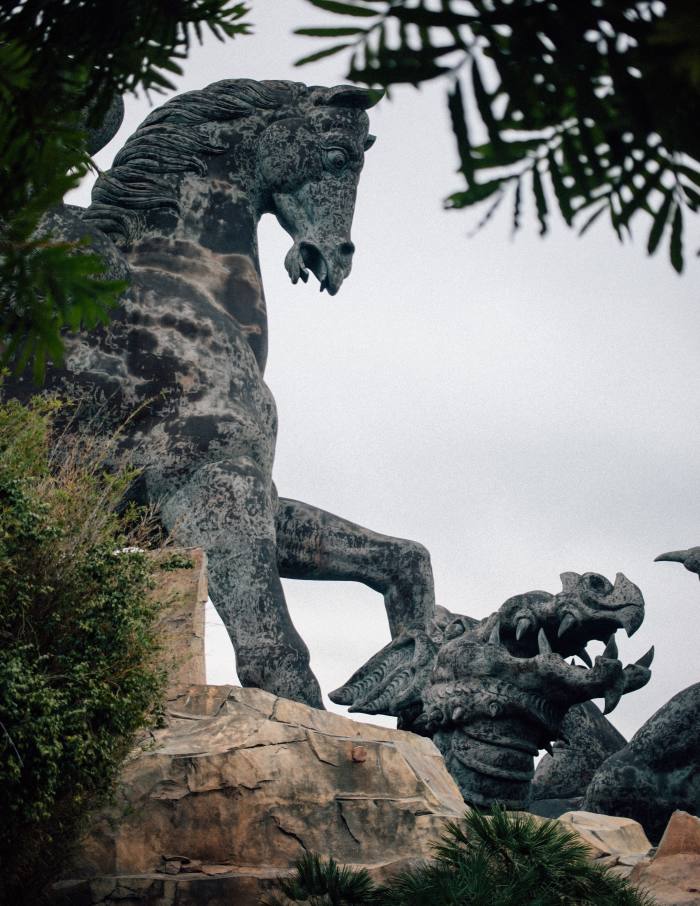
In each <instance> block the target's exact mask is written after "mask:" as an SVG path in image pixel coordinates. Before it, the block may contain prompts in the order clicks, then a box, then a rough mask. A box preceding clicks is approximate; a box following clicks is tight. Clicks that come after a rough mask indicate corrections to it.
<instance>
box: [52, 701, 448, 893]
mask: <svg viewBox="0 0 700 906" xmlns="http://www.w3.org/2000/svg"><path fill="white" fill-rule="evenodd" d="M463 808H464V806H463V802H462V797H461V796H460V794H459V790H458V789H457V787H456V786H455V784H454V782H453V780H452V778H451V777H450V775H449V774H448V773H447V771H446V770H445V766H444V763H443V760H442V758H441V756H440V753H439V752H438V750H437V749H436V748H435V746H434V745H433V743H432V742H431V741H430V740H429V739H425V738H423V737H420V736H415V735H413V734H411V733H404V732H402V731H400V730H391V729H385V728H382V727H375V726H371V725H369V724H360V723H357V722H355V721H353V720H350V719H348V718H346V717H341V716H339V715H337V714H330V713H328V712H324V711H318V710H315V709H312V708H309V707H307V706H305V705H302V704H299V703H296V702H291V701H287V700H284V699H279V698H276V697H275V696H273V695H270V694H269V693H266V692H262V691H260V690H257V689H240V688H238V687H232V686H192V687H190V688H189V689H186V690H182V691H180V692H179V693H177V694H175V695H174V696H173V697H172V698H171V699H170V700H169V701H168V704H167V712H166V726H164V727H163V728H161V729H157V730H155V731H153V734H152V736H151V737H150V738H149V739H147V740H144V744H143V746H142V747H141V748H140V749H137V750H136V751H135V752H133V753H132V755H131V756H130V758H129V760H128V762H127V763H126V765H125V767H124V769H123V770H122V774H121V778H120V784H119V789H118V793H117V797H116V802H115V805H114V806H113V807H112V808H110V809H107V810H104V811H103V812H101V813H100V814H98V815H97V816H96V817H95V819H94V820H93V823H92V826H91V828H90V829H89V832H88V835H87V836H86V838H85V841H84V843H83V847H82V852H81V854H80V858H79V861H78V865H77V868H76V869H74V870H73V871H72V872H71V876H70V879H69V880H66V881H64V882H63V883H62V884H60V885H59V886H58V888H57V894H60V896H61V897H63V898H64V900H65V901H66V902H70V903H71V904H72V906H80V904H82V903H90V904H92V903H95V902H111V899H112V898H114V899H119V897H120V896H122V897H124V896H125V895H126V894H125V892H128V891H131V895H132V897H133V899H132V900H130V902H155V900H152V899H149V898H148V897H149V896H150V897H155V896H156V895H158V894H159V895H164V892H167V891H168V890H170V892H171V895H172V896H173V899H172V900H169V901H168V902H177V903H178V906H195V904H200V903H201V904H204V903H207V904H210V906H212V904H219V903H221V904H223V903H232V902H235V903H237V904H239V906H254V904H257V903H258V902H259V898H260V894H261V891H262V890H263V889H264V888H265V887H269V886H270V884H271V883H272V882H273V880H274V878H275V877H276V876H277V875H278V874H279V873H281V872H284V871H286V870H288V869H290V868H291V866H292V865H293V864H294V862H295V860H296V859H297V858H298V857H299V856H300V855H302V854H303V853H304V852H306V851H314V852H319V853H323V854H325V855H332V856H333V857H334V858H335V859H337V860H338V861H339V862H341V863H349V864H353V865H362V866H366V867H367V868H369V869H370V870H371V871H372V872H373V873H374V875H375V876H376V877H378V878H384V877H386V876H388V875H389V874H390V873H391V872H393V871H394V870H398V869H399V868H401V867H402V866H403V865H405V864H407V862H410V861H411V860H413V859H421V858H427V857H428V856H429V855H430V853H431V849H430V843H431V842H432V841H434V840H435V839H436V838H437V837H438V836H439V834H440V832H441V829H442V826H443V823H444V821H445V819H447V818H450V819H454V818H456V817H457V816H460V815H461V814H462V811H463ZM80 878H84V879H85V880H80ZM88 879H90V880H88ZM176 889H177V897H176V898H175V895H174V893H173V891H175V890H176Z"/></svg>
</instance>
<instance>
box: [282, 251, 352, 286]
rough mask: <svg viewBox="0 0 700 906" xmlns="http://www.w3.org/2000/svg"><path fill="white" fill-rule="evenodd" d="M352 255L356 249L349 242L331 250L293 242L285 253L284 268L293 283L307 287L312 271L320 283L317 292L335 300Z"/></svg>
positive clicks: (350, 263)
mask: <svg viewBox="0 0 700 906" xmlns="http://www.w3.org/2000/svg"><path fill="white" fill-rule="evenodd" d="M354 253H355V246H354V245H353V243H352V242H351V241H350V240H349V239H344V240H342V241H341V242H339V243H337V244H336V245H333V246H330V247H328V246H326V247H323V246H322V245H321V244H320V243H317V242H314V241H313V240H310V239H302V240H299V241H296V242H295V243H294V245H293V246H292V248H291V249H290V250H289V251H288V252H287V257H286V258H285V261H284V265H285V267H286V268H287V272H288V274H289V277H290V279H291V281H292V283H297V282H298V281H299V280H302V282H304V283H306V281H307V280H308V279H309V271H311V273H312V274H313V275H314V276H315V277H316V279H317V280H318V282H319V289H320V291H321V292H323V291H324V290H326V291H327V292H328V294H329V295H330V296H334V295H335V294H336V293H337V292H338V290H339V289H340V287H341V285H342V283H343V280H344V279H345V278H346V277H347V276H348V274H349V273H350V269H351V267H352V256H353V255H354Z"/></svg>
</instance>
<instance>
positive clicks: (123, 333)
mask: <svg viewBox="0 0 700 906" xmlns="http://www.w3.org/2000/svg"><path fill="white" fill-rule="evenodd" d="M370 105H371V104H370V98H369V95H368V93H367V92H366V91H363V90H361V89H356V88H352V87H349V86H340V87H338V88H331V89H325V88H307V87H306V86H304V85H300V84H298V83H290V82H265V83H257V82H251V81H248V80H235V81H233V80H232V81H226V82H219V83H215V84H214V85H211V86H209V87H208V88H206V89H204V90H203V91H200V92H190V93H189V94H186V95H182V96H180V97H178V98H174V99H173V100H172V101H170V102H168V103H166V104H165V105H163V107H161V108H159V109H158V110H156V111H154V112H153V113H152V114H151V115H150V116H149V117H148V118H147V119H146V121H145V122H144V124H143V125H142V126H141V127H140V128H139V130H137V132H136V133H135V134H134V136H132V137H131V138H130V139H129V140H128V141H127V143H126V145H125V146H124V148H123V149H122V151H120V152H119V154H118V155H117V157H116V158H115V162H114V165H113V168H112V170H110V171H109V172H108V173H107V174H103V175H102V176H101V177H100V178H99V179H98V181H97V183H96V186H95V189H94V191H93V202H92V204H91V206H90V207H89V208H88V209H87V210H86V211H85V212H84V213H83V214H82V215H80V214H78V213H77V212H76V211H75V209H73V210H72V211H69V210H65V211H64V212H63V213H62V214H57V215H55V216H54V218H53V223H52V224H51V226H52V227H53V228H54V229H56V227H57V226H58V227H60V228H61V229H62V231H63V233H64V235H67V236H70V235H75V233H76V231H77V232H80V230H81V229H82V232H83V233H84V232H85V230H86V229H87V230H89V231H90V232H91V235H92V237H93V245H94V246H95V247H96V248H97V249H98V250H99V251H101V252H102V253H103V254H105V255H106V257H107V260H108V261H109V262H110V270H111V272H112V274H113V275H117V276H118V275H124V274H126V275H128V277H129V281H130V287H129V289H128V291H127V293H126V294H125V297H124V298H123V300H122V303H121V305H120V308H119V311H118V312H117V313H116V316H115V318H114V320H113V321H112V323H111V324H110V326H109V328H107V329H105V330H101V331H96V332H94V333H92V334H89V335H87V334H80V335H78V336H77V337H74V338H72V339H69V340H68V343H67V350H68V352H67V356H66V362H65V365H64V366H62V367H61V368H53V369H51V370H50V373H49V386H50V388H51V389H55V390H58V391H59V392H61V393H63V394H66V393H68V394H69V395H75V394H76V393H81V394H84V393H85V391H87V392H88V393H89V395H90V396H91V398H92V399H93V400H95V402H97V403H101V404H103V405H105V406H107V407H108V408H109V410H110V411H111V412H112V413H113V414H114V415H115V416H116V417H119V418H121V419H122V420H123V419H124V418H127V419H128V422H127V426H126V429H125V430H124V432H123V445H124V446H125V447H127V448H128V449H129V451H130V455H131V457H132V459H133V460H134V461H135V462H136V464H138V465H140V466H142V467H143V479H142V481H143V489H142V490H143V492H144V493H145V496H146V498H147V499H149V500H151V501H157V502H158V504H159V506H160V512H161V516H162V519H163V522H164V524H165V526H166V528H167V529H168V530H169V531H172V532H176V533H177V537H178V539H179V540H180V541H181V542H182V543H184V544H187V545H192V546H199V547H203V548H204V549H205V550H206V552H207V556H208V560H209V573H210V589H211V596H212V600H213V601H214V603H215V606H216V607H217V610H218V611H219V613H220V615H221V616H222V619H223V621H224V623H225V625H226V628H227V630H228V632H229V634H230V636H231V638H232V641H233V644H234V648H235V651H236V656H237V667H238V673H239V677H240V678H241V681H242V682H243V683H244V685H253V686H258V687H261V688H264V689H267V690H268V691H271V692H274V693H276V694H279V695H283V696H285V697H288V698H294V699H297V700H301V701H306V702H308V703H309V704H312V705H315V706H317V707H322V704H321V696H320V690H319V688H318V684H317V682H316V680H315V677H314V676H313V674H312V673H311V670H310V667H309V656H308V651H307V649H306V646H305V645H304V643H303V641H302V639H301V638H300V637H299V635H298V633H297V632H296V630H295V628H294V626H293V624H292V622H291V619H290V617H289V614H288V612H287V607H286V604H285V601H284V594H283V591H282V586H281V582H280V578H281V577H293V578H316V579H350V580H357V581H362V582H365V583H367V584H368V585H370V586H371V587H373V588H376V589H377V590H378V591H380V592H381V593H382V594H384V597H385V603H386V606H387V612H388V614H389V621H390V625H391V628H392V633H395V632H397V631H399V630H400V629H401V628H402V627H404V626H406V625H411V624H413V623H419V624H424V623H425V621H426V620H427V619H429V617H430V615H431V614H432V609H433V606H434V600H433V591H432V574H431V572H430V563H429V557H428V555H427V552H426V551H425V549H424V548H422V547H421V546H420V545H417V544H414V543H413V542H408V541H403V540H401V539H394V538H389V537H387V536H383V535H378V534H376V533H373V532H370V531H368V530H366V529H363V528H361V527H360V526H356V525H354V524H352V523H349V522H347V521H345V520H342V519H339V518H338V517H335V516H332V515H331V514H328V513H323V512H322V511H320V510H316V509H314V508H313V507H310V506H308V505H306V504H303V503H300V502H298V501H292V500H278V498H277V495H276V492H275V488H274V485H273V483H272V466H273V461H274V450H275V439H276V431H277V416H276V409H275V403H274V399H273V397H272V394H271V393H270V390H269V388H268V387H267V385H266V384H265V382H264V378H263V375H264V368H265V361H266V357H267V315H266V309H265V297H264V292H263V287H262V279H261V275H260V266H259V262H258V252H257V238H256V228H257V223H258V221H259V219H260V217H261V216H262V215H263V214H264V213H266V212H272V213H274V214H275V215H276V216H277V218H278V220H279V221H280V223H281V224H282V226H283V227H284V228H285V229H286V230H287V232H288V233H289V234H290V235H291V236H292V238H293V241H294V244H293V246H292V248H291V249H290V252H289V253H288V255H287V258H286V260H285V265H286V267H287V270H288V272H289V274H290V277H291V279H292V282H297V280H299V279H303V280H305V279H306V278H307V277H308V270H312V271H313V273H314V274H315V275H316V277H317V278H318V280H319V281H320V284H321V289H322V290H323V289H326V290H327V291H328V292H329V293H331V294H335V292H337V291H338V289H339V288H340V285H341V283H342V281H343V279H344V278H345V277H346V276H347V274H348V273H349V271H350V264H351V260H352V255H353V252H354V246H353V244H352V242H351V240H350V226H351V222H352V216H353V210H354V202H355V194H356V190H357V182H358V179H359V174H360V170H361V168H362V164H363V155H364V150H365V149H366V148H367V147H369V145H370V144H371V138H369V137H368V132H367V130H368V119H367V115H366V113H365V108H366V107H368V106H370ZM8 389H9V391H10V392H14V393H15V394H16V395H20V396H21V395H24V396H26V395H27V392H28V384H27V381H26V379H24V381H23V380H19V381H18V382H16V383H15V384H14V385H10V386H9V388H8Z"/></svg>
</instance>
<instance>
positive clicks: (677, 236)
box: [669, 204, 683, 274]
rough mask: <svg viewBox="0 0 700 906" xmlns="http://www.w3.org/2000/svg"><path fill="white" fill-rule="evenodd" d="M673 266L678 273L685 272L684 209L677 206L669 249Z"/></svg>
mask: <svg viewBox="0 0 700 906" xmlns="http://www.w3.org/2000/svg"><path fill="white" fill-rule="evenodd" d="M669 251H670V254H671V264H672V265H673V268H674V270H675V271H676V272H677V273H679V274H680V273H682V272H683V208H682V207H681V206H680V205H679V204H677V205H676V210H675V213H674V215H673V225H672V226H671V244H670V248H669Z"/></svg>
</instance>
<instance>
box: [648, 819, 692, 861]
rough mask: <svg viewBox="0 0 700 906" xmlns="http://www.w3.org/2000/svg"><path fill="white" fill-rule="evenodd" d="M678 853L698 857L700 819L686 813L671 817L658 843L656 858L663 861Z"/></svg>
mask: <svg viewBox="0 0 700 906" xmlns="http://www.w3.org/2000/svg"><path fill="white" fill-rule="evenodd" d="M678 853H692V854H693V855H695V856H700V818H696V817H695V815H689V814H688V813H687V812H674V813H673V814H672V815H671V820H670V821H669V822H668V825H667V826H666V830H665V831H664V835H663V837H662V838H661V843H659V848H658V850H657V852H656V858H657V859H665V858H667V857H668V856H675V855H677V854H678Z"/></svg>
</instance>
